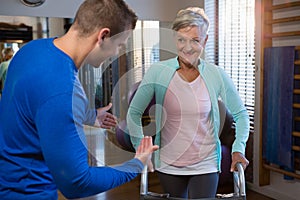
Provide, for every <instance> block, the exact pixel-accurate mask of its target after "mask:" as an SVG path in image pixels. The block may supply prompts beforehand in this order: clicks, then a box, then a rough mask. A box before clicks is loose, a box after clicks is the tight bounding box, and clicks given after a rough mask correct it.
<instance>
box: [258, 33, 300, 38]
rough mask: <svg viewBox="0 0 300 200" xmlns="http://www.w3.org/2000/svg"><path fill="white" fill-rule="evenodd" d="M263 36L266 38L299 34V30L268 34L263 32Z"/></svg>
mask: <svg viewBox="0 0 300 200" xmlns="http://www.w3.org/2000/svg"><path fill="white" fill-rule="evenodd" d="M264 36H265V37H266V38H275V37H291V36H300V31H290V32H282V33H270V34H265V35H264Z"/></svg>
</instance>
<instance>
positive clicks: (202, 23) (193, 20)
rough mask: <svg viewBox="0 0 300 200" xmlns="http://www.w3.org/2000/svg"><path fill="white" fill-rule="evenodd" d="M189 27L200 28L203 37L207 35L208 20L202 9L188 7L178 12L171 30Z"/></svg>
mask: <svg viewBox="0 0 300 200" xmlns="http://www.w3.org/2000/svg"><path fill="white" fill-rule="evenodd" d="M190 26H197V27H199V28H201V31H202V34H203V35H206V34H207V33H208V30H209V20H208V17H207V15H206V14H205V13H204V10H203V9H202V8H199V7H188V8H186V9H182V10H179V11H178V13H177V15H176V18H175V20H174V21H173V26H172V29H173V30H174V31H178V30H179V29H182V28H186V27H190Z"/></svg>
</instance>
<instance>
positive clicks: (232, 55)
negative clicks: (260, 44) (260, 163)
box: [205, 0, 255, 131]
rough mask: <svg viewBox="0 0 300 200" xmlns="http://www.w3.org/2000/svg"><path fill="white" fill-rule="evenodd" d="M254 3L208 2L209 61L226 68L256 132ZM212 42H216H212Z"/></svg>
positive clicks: (235, 0)
mask: <svg viewBox="0 0 300 200" xmlns="http://www.w3.org/2000/svg"><path fill="white" fill-rule="evenodd" d="M254 7H255V1H254V0H231V1H226V0H205V11H206V14H207V15H208V17H209V19H210V24H211V26H210V30H209V39H208V42H207V45H206V48H205V51H206V58H207V59H208V60H209V61H210V62H214V63H215V64H216V65H219V66H220V67H222V68H224V70H225V71H226V72H227V73H228V74H229V75H230V77H231V78H232V80H233V82H234V83H235V85H236V87H237V89H238V91H239V93H240V96H241V98H242V100H243V102H244V103H245V106H246V108H247V110H248V112H249V116H250V128H251V130H252V131H253V130H254V123H253V122H254V103H255V99H254V97H255V15H254V13H255V11H254ZM212 40H213V41H212Z"/></svg>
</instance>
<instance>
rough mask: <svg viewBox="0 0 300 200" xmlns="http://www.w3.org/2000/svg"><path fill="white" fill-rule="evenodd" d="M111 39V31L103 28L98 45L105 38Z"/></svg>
mask: <svg viewBox="0 0 300 200" xmlns="http://www.w3.org/2000/svg"><path fill="white" fill-rule="evenodd" d="M109 37H110V29H109V28H102V29H101V30H100V31H99V34H98V43H102V42H103V41H104V39H105V38H109Z"/></svg>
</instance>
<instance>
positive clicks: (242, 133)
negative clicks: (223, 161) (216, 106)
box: [219, 68, 250, 154]
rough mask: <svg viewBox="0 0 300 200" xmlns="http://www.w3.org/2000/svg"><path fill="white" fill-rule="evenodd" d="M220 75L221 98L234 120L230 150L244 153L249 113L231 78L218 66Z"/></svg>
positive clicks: (247, 134) (247, 135)
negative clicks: (233, 132) (233, 134)
mask: <svg viewBox="0 0 300 200" xmlns="http://www.w3.org/2000/svg"><path fill="white" fill-rule="evenodd" d="M219 72H220V74H221V77H222V82H221V83H222V86H221V88H222V89H221V98H222V100H223V101H224V103H225V105H226V107H227V108H228V110H229V111H230V112H231V114H232V116H233V119H234V121H235V126H236V127H235V128H236V130H235V141H234V142H233V144H232V152H241V153H243V154H245V149H246V142H247V140H248V137H249V129H250V128H249V127H250V126H249V114H248V111H247V109H246V107H245V104H244V102H243V101H242V99H241V97H240V95H239V92H238V91H237V89H236V86H235V85H234V83H233V81H232V79H231V78H230V77H229V76H228V75H227V74H226V72H225V71H224V70H223V69H221V68H220V70H219Z"/></svg>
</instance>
